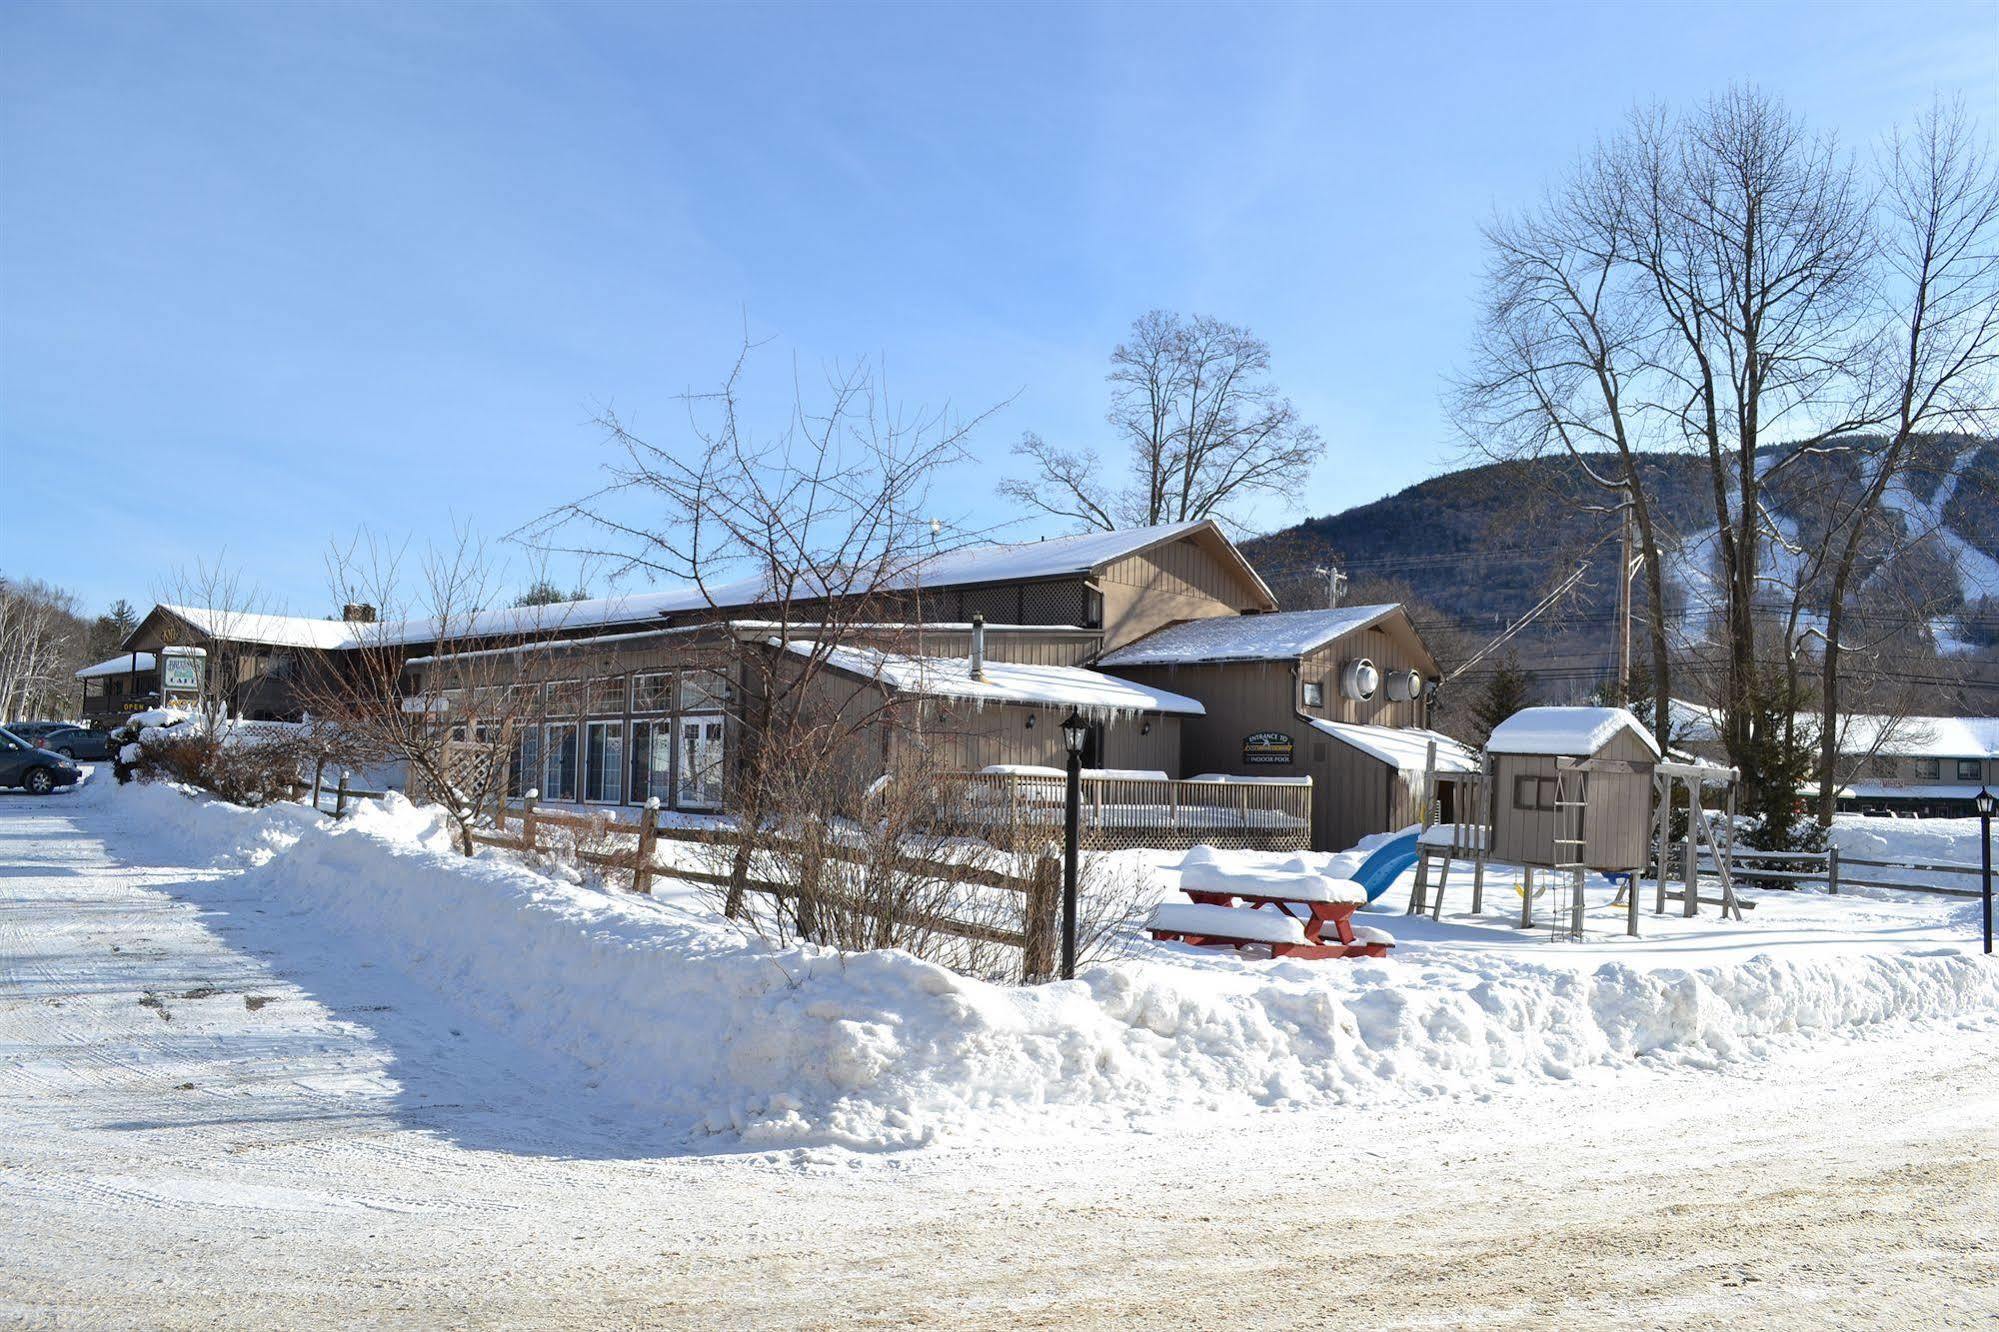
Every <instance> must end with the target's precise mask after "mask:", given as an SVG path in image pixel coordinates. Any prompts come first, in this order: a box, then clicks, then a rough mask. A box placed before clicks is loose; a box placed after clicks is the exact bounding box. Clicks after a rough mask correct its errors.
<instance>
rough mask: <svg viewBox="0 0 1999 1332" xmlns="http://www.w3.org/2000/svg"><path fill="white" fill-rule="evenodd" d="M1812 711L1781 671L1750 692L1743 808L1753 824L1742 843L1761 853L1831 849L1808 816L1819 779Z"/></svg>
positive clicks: (1739, 805)
mask: <svg viewBox="0 0 1999 1332" xmlns="http://www.w3.org/2000/svg"><path fill="white" fill-rule="evenodd" d="M1812 708H1813V700H1812V699H1809V698H1805V697H1803V696H1802V691H1800V696H1798V697H1791V696H1790V691H1789V690H1788V689H1787V688H1786V686H1785V683H1784V677H1783V674H1782V673H1781V672H1780V671H1776V670H1769V671H1765V672H1760V673H1759V674H1758V677H1757V680H1756V682H1755V687H1754V688H1753V689H1752V690H1751V691H1750V709H1751V713H1750V725H1749V741H1748V744H1747V746H1746V747H1745V749H1744V750H1743V752H1742V759H1743V762H1742V763H1741V765H1740V767H1741V772H1742V780H1741V783H1740V785H1739V787H1738V788H1737V789H1738V803H1737V809H1738V810H1739V811H1740V813H1741V815H1742V817H1743V818H1744V819H1746V820H1747V822H1748V826H1747V827H1746V828H1745V829H1744V830H1743V833H1742V840H1743V841H1744V842H1745V843H1747V844H1748V845H1750V846H1752V847H1754V848H1756V849H1757V850H1758V851H1823V850H1824V849H1825V829H1823V828H1821V827H1819V825H1818V821H1817V820H1816V819H1815V818H1813V817H1812V816H1811V815H1810V814H1808V813H1807V812H1806V810H1805V800H1804V795H1803V792H1804V791H1805V789H1806V788H1807V787H1809V786H1810V785H1811V784H1812V782H1813V781H1814V780H1815V779H1816V778H1817V776H1818V727H1817V725H1816V723H1815V722H1813V721H1812V719H1811V713H1812ZM1768 886H1777V885H1774V884H1773V885H1768Z"/></svg>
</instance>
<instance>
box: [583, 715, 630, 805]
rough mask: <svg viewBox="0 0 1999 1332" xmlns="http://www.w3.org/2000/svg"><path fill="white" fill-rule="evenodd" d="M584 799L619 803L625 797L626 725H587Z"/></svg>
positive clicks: (585, 735) (584, 748)
mask: <svg viewBox="0 0 1999 1332" xmlns="http://www.w3.org/2000/svg"><path fill="white" fill-rule="evenodd" d="M583 738H584V745H583V798H584V799H585V800H587V801H590V802H592V803H594V804H604V805H615V804H617V803H619V802H620V801H622V800H623V799H624V798H625V724H624V723H623V722H612V721H600V722H591V723H590V724H589V725H588V726H586V727H584V728H583Z"/></svg>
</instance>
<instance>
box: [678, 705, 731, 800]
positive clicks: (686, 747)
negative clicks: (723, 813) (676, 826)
mask: <svg viewBox="0 0 1999 1332" xmlns="http://www.w3.org/2000/svg"><path fill="white" fill-rule="evenodd" d="M722 734H723V732H722V719H721V718H720V717H719V716H713V715H711V716H707V717H688V718H686V719H684V720H683V721H682V722H681V723H680V754H679V759H680V791H679V796H680V799H679V801H678V802H677V803H678V804H679V805H680V807H681V808H682V809H720V808H721V807H722Z"/></svg>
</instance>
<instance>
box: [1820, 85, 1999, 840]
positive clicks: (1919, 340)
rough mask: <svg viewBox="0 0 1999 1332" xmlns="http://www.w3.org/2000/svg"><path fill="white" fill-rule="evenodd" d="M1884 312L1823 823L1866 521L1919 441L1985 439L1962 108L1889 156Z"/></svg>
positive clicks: (1988, 184) (1827, 688) (1988, 318)
mask: <svg viewBox="0 0 1999 1332" xmlns="http://www.w3.org/2000/svg"><path fill="white" fill-rule="evenodd" d="M1884 156H1885V162H1884V176H1885V184H1886V188H1885V190H1884V192H1883V197H1882V200H1881V206H1880V210H1881V213H1882V215H1883V216H1882V222H1883V231H1884V233H1885V237H1884V241H1885V243H1884V246H1883V255H1884V259H1885V265H1884V267H1885V270H1886V271H1885V275H1884V279H1885V280H1884V284H1883V285H1884V290H1883V291H1882V304H1883V306H1884V308H1885V310H1886V312H1887V334H1888V336H1886V337H1885V338H1884V343H1885V347H1884V359H1885V361H1886V366H1887V368H1886V372H1885V373H1884V375H1883V376H1882V377H1883V379H1884V380H1885V382H1886V383H1887V385H1888V388H1889V402H1890V404H1891V412H1892V414H1891V416H1890V418H1889V421H1888V426H1889V431H1890V433H1889V434H1888V437H1887V438H1886V440H1885V441H1884V442H1883V443H1882V444H1881V445H1880V446H1879V448H1878V449H1876V450H1874V451H1873V453H1872V456H1871V458H1870V460H1869V461H1870V463H1871V469H1870V472H1869V475H1868V477H1867V479H1866V482H1865V484H1864V485H1863V486H1862V487H1861V488H1860V491H1859V493H1858V494H1857V495H1856V496H1854V497H1853V500H1852V503H1851V505H1850V506H1849V507H1848V510H1847V511H1846V512H1844V513H1842V514H1841V515H1840V521H1839V522H1838V523H1837V524H1836V527H1837V529H1838V530H1839V531H1840V532H1841V537H1840V539H1839V541H1838V543H1837V546H1836V548H1835V550H1834V551H1833V552H1832V558H1831V561H1830V563H1831V569H1830V577H1829V584H1830V585H1829V587H1828V590H1827V596H1826V646H1825V656H1824V665H1823V685H1822V690H1821V716H1820V752H1819V791H1818V818H1819V823H1820V824H1821V825H1822V826H1826V827H1830V826H1831V824H1832V815H1833V806H1834V793H1835V791H1836V790H1837V789H1838V785H1837V782H1836V780H1835V769H1836V768H1837V766H1838V738H1839V737H1838V735H1837V733H1836V727H1837V723H1838V718H1839V714H1840V685H1841V681H1840V664H1841V656H1842V653H1843V652H1844V651H1845V646H1844V643H1843V641H1842V637H1841V636H1842V634H1843V633H1844V632H1845V629H1846V612H1847V608H1848V607H1847V603H1848V600H1849V597H1850V596H1851V593H1852V590H1853V583H1854V576H1855V573H1856V572H1857V571H1858V570H1859V569H1860V568H1861V567H1862V566H1861V559H1862V555H1863V552H1865V551H1866V549H1867V541H1868V536H1869V534H1870V530H1871V528H1872V526H1873V519H1874V517H1875V515H1876V514H1877V513H1879V511H1880V509H1881V504H1882V501H1883V498H1884V497H1885V496H1886V494H1887V492H1888V489H1889V487H1890V486H1891V485H1892V484H1894V483H1895V482H1896V481H1897V480H1898V479H1900V478H1902V477H1904V476H1906V474H1907V473H1908V471H1909V470H1910V468H1911V467H1912V466H1913V465H1915V463H1916V459H1917V456H1918V454H1917V445H1918V444H1919V442H1921V441H1922V440H1923V439H1924V438H1925V437H1926V436H1933V435H1936V434H1940V433H1945V432H1952V431H1976V430H1980V429H1984V428H1987V427H1989V425H1990V422H1991V419H1992V413H1993V410H1994V407H1995V405H1999V404H1995V400H1994V389H1993V383H1992V371H1993V367H1994V364H1995V362H1999V172H1995V171H1994V168H1993V164H1992V162H1991V160H1990V158H1989V157H1988V156H1987V154H1986V153H1985V152H1983V151H1982V150H1981V148H1980V147H1979V143H1978V138H1977V135H1976V134H1975V132H1974V129H1973V126H1972V125H1971V124H1970V122H1969V120H1968V119H1967V117H1966V116H1965V114H1964V112H1963V108H1962V107H1946V106H1943V105H1942V104H1938V105H1935V106H1932V107H1931V109H1930V111H1929V113H1928V115H1926V116H1925V117H1924V118H1923V119H1922V121H1920V122H1919V123H1918V125H1917V126H1916V129H1915V131H1914V132H1913V133H1912V134H1908V135H1903V134H1897V135H1895V136H1894V137H1893V139H1892V140H1891V141H1890V143H1889V145H1888V148H1887V150H1886V153H1885V155H1884Z"/></svg>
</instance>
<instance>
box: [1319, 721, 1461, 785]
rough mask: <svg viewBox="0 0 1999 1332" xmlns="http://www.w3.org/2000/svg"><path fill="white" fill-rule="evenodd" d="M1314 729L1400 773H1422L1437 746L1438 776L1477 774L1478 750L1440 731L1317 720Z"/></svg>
mask: <svg viewBox="0 0 1999 1332" xmlns="http://www.w3.org/2000/svg"><path fill="white" fill-rule="evenodd" d="M1312 729H1313V730H1315V731H1321V732H1323V733H1325V734H1326V735H1330V736H1332V737H1333V738H1334V739H1335V740H1343V741H1345V742H1346V743H1347V744H1350V745H1352V746H1353V747H1354V748H1355V749H1358V750H1359V751H1360V752H1361V753H1363V754H1365V755H1367V756H1368V757H1369V758H1371V759H1375V760H1377V761H1379V762H1382V763H1386V764H1387V765H1388V766H1389V767H1391V768H1394V769H1396V770H1398V771H1401V772H1421V771H1423V767H1424V764H1426V763H1427V762H1428V761H1429V753H1430V742H1431V741H1433V740H1434V741H1436V743H1437V771H1438V772H1477V771H1478V754H1477V752H1476V751H1475V750H1472V749H1468V748H1466V747H1465V746H1464V745H1461V744H1459V743H1458V742H1457V741H1455V740H1453V739H1451V737H1449V736H1448V735H1445V734H1443V733H1442V732H1440V731H1426V730H1423V729H1422V728H1421V727H1416V726H1406V727H1397V726H1364V725H1362V724H1360V723H1358V722H1336V721H1325V720H1322V719H1319V718H1314V719H1313V721H1312Z"/></svg>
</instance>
